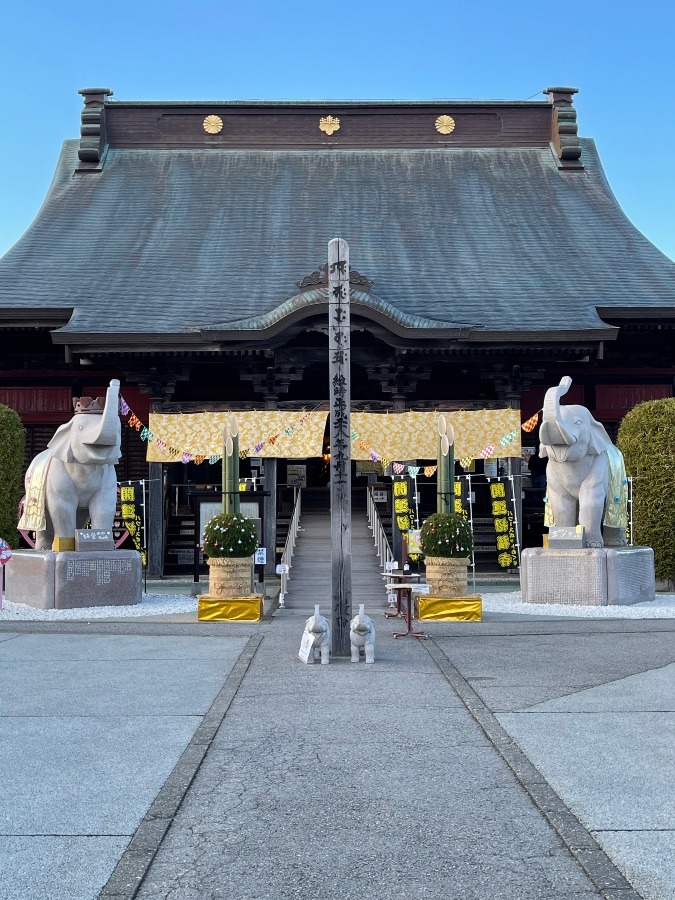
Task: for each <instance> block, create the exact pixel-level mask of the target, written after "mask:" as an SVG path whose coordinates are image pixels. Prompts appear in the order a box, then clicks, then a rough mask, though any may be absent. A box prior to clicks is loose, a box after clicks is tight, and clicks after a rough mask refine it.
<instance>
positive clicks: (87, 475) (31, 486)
mask: <svg viewBox="0 0 675 900" xmlns="http://www.w3.org/2000/svg"><path fill="white" fill-rule="evenodd" d="M119 394H120V383H119V381H117V380H116V379H113V381H111V382H110V387H109V388H108V390H107V392H106V397H105V402H103V398H102V397H97V398H96V399H95V400H93V399H92V398H91V397H78V398H75V399H74V400H73V405H74V408H75V414H74V416H73V418H72V419H71V420H70V421H69V422H66V424H65V425H61V426H60V427H59V429H58V430H57V431H56V434H55V435H54V437H53V438H52V439H51V441H50V442H49V444H48V445H47V449H46V450H43V451H42V453H38V455H37V456H36V457H35V459H34V460H33V461H32V462H31V464H30V466H29V467H28V471H27V472H26V497H25V502H24V508H23V513H22V515H21V519H20V520H19V528H20V529H23V530H26V531H35V532H36V535H35V537H36V541H35V549H36V550H49V549H51V547H52V541H53V540H54V538H59V539H64V541H65V544H66V545H67V543H68V542H69V541H70V540H72V541H74V539H75V530H76V529H77V528H84V526H85V524H86V522H87V520H91V527H92V528H95V529H97V530H101V531H110V530H111V529H112V527H113V521H114V518H115V506H116V503H117V476H116V473H115V463H116V462H118V460H119V458H120V456H121V440H122V428H121V424H120V417H119ZM72 549H74V544H73V546H72Z"/></svg>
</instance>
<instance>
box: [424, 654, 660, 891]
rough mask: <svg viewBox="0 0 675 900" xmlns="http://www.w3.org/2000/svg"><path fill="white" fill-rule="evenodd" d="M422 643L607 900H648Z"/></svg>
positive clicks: (440, 657)
mask: <svg viewBox="0 0 675 900" xmlns="http://www.w3.org/2000/svg"><path fill="white" fill-rule="evenodd" d="M422 643H423V645H424V646H425V647H426V650H427V652H428V654H429V656H430V657H431V658H432V659H433V661H434V662H435V663H436V665H437V666H438V668H439V669H440V671H441V673H442V675H443V677H444V678H445V679H446V681H447V682H448V684H449V685H450V687H451V688H452V689H453V690H454V692H455V693H456V694H457V696H458V697H459V699H460V700H461V701H462V703H463V704H464V705H465V706H466V708H467V709H468V711H469V713H470V714H471V716H472V718H473V719H474V721H475V722H476V724H477V725H478V726H479V727H480V728H481V730H482V731H483V732H484V733H485V735H486V736H487V738H488V740H489V741H490V743H491V744H492V746H493V747H494V748H495V750H496V751H497V753H499V755H500V756H501V757H502V759H503V760H504V762H505V763H506V765H507V766H508V767H509V768H510V769H511V771H512V772H513V774H514V775H515V777H516V779H517V781H518V783H519V784H520V785H521V787H522V788H523V789H524V790H525V791H526V792H527V794H528V795H529V797H530V799H531V800H532V802H533V803H534V805H535V806H536V807H537V808H538V809H539V811H540V812H541V813H542V814H543V816H544V817H545V818H546V820H547V822H548V823H549V825H550V826H551V827H552V828H553V830H554V831H555V832H556V833H557V834H558V835H559V837H560V839H561V840H562V842H563V843H564V844H565V846H566V847H567V849H568V850H569V852H570V853H571V854H572V856H573V857H574V858H575V859H576V860H577V862H578V863H579V865H580V866H581V868H582V869H583V870H584V872H585V873H586V874H587V875H588V877H589V878H590V880H591V881H592V883H593V884H594V886H595V887H596V888H597V889H598V890H599V891H600V892H601V894H602V896H603V897H605V898H606V900H644V898H643V897H642V895H641V894H638V893H637V891H636V890H635V888H633V887H632V886H631V885H630V883H629V882H628V881H627V880H626V878H625V877H624V875H623V874H622V873H621V871H620V870H619V869H618V868H617V866H616V865H615V864H614V863H613V862H612V860H611V859H610V858H609V856H608V855H607V854H606V853H605V851H604V850H603V849H602V848H601V847H600V845H599V844H598V843H597V841H596V840H595V838H594V837H593V836H592V835H591V833H590V832H589V831H588V829H587V828H586V827H585V826H584V825H582V824H581V822H580V821H579V819H578V818H577V817H576V816H575V815H574V813H572V811H571V810H570V809H569V807H568V806H566V804H565V803H564V802H563V801H562V800H561V798H560V797H559V796H558V794H557V793H556V792H555V791H554V790H553V788H552V787H551V786H550V784H549V783H548V782H547V781H546V779H545V778H544V776H543V775H542V774H541V772H540V771H539V770H538V769H537V768H536V767H535V766H534V765H533V764H532V763H531V762H530V760H529V759H528V758H527V756H526V755H525V754H524V753H523V751H522V750H521V749H520V747H519V746H518V745H517V744H516V742H515V741H514V740H513V738H512V737H511V736H510V735H509V733H508V732H507V731H506V729H504V728H502V726H501V725H500V724H499V722H498V721H497V718H496V716H495V715H494V713H492V712H491V711H490V710H489V709H488V707H487V706H486V705H485V703H484V702H483V700H481V698H480V697H479V696H478V694H477V693H476V692H475V691H474V690H473V688H472V687H471V685H470V684H469V683H468V682H467V681H466V679H465V678H464V677H463V676H462V675H461V674H460V672H459V671H458V670H457V669H456V668H455V667H454V666H453V664H452V663H451V662H450V660H449V659H448V657H447V656H446V655H445V653H444V652H443V651H442V650H441V648H440V647H439V646H438V644H436V642H435V641H434V640H433V638H431V639H429V638H428V639H427V640H426V641H423V642H422Z"/></svg>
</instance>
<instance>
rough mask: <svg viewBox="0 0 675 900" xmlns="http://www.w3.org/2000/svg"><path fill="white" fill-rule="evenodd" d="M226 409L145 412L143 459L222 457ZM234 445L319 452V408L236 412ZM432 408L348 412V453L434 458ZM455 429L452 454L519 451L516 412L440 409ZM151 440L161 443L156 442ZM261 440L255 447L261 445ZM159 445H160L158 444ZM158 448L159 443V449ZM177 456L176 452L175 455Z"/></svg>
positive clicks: (266, 451) (252, 451)
mask: <svg viewBox="0 0 675 900" xmlns="http://www.w3.org/2000/svg"><path fill="white" fill-rule="evenodd" d="M231 415H232V413H230V412H218V413H215V412H213V413H211V412H204V413H181V414H167V413H150V420H149V423H148V424H149V428H150V431H151V432H152V435H153V440H152V441H150V442H149V443H148V455H147V459H148V462H176V461H177V457H176V454H175V453H174V454H171V453H170V452H169V448H173V449H174V450H177V451H179V454H183V453H190V454H192V455H193V456H205V457H207V458H208V457H209V456H211V455H218V456H219V455H221V454H222V452H223V429H224V427H225V425H226V424H227V423H228V422H229V420H230V416H231ZM235 415H236V417H237V423H238V425H239V447H240V450H241V451H242V452H243V451H247V455H248V456H260V457H263V458H270V457H278V458H281V459H306V458H309V457H316V456H321V453H322V448H323V436H324V432H325V429H326V418H327V415H328V414H327V413H325V412H313V413H303V412H283V411H280V410H261V411H247V412H237V413H235ZM439 415H440V413H438V412H404V413H388V414H387V413H356V412H355V413H352V416H351V422H352V436H353V437H354V436H355V437H354V439H353V440H352V458H353V459H358V460H370V459H372V453H376V454H378V456H379V457H384V458H385V459H388V460H404V459H435V458H436V453H437V441H438V429H437V425H438V417H439ZM443 415H444V416H445V418H446V419H447V421H448V422H450V423H451V424H452V426H453V428H454V429H455V459H463V458H465V457H472V458H479V457H480V456H481V452H482V451H483V450H485V449H486V448H487V447H490V446H492V447H494V450H493V452H492V454H490V455H492V456H493V457H504V456H520V410H517V409H484V410H474V411H471V412H461V411H460V412H445V413H443ZM158 440H159V442H160V444H159V446H158ZM261 444H262V446H260V445H261ZM164 445H166V449H163V448H164ZM160 448H162V449H160ZM178 460H180V456H178Z"/></svg>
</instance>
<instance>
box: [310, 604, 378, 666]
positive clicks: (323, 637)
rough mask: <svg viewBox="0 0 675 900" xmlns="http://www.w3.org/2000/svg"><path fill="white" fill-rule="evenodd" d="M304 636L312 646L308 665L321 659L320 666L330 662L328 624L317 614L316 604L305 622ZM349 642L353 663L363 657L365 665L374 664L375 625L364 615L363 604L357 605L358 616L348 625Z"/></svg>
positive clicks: (317, 607)
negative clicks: (312, 613) (306, 636)
mask: <svg viewBox="0 0 675 900" xmlns="http://www.w3.org/2000/svg"><path fill="white" fill-rule="evenodd" d="M304 634H305V635H309V637H310V640H311V641H312V646H311V649H310V652H309V656H308V657H307V662H308V663H310V664H311V663H313V662H314V660H315V659H321V665H323V666H326V665H328V663H329V662H330V623H329V622H328V619H327V618H326V617H325V616H322V615H321V613H320V612H319V606H318V604H317V605H316V606H315V607H314V615H313V616H310V617H309V619H307V621H306V622H305V631H304ZM349 642H350V646H351V658H352V662H353V663H357V662H359V661H360V659H361V654H362V653H363V655H364V656H365V660H366V662H367V663H374V662H375V623H374V622H373V620H372V619H371V618H370V616H367V615H366V614H365V604H363V603H361V604H359V612H358V615H356V616H354V618H353V619H352V620H351V622H350V623H349Z"/></svg>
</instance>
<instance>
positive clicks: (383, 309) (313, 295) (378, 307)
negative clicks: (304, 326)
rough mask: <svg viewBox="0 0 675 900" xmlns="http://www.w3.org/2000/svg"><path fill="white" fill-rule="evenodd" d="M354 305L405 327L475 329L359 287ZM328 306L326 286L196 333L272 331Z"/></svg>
mask: <svg viewBox="0 0 675 900" xmlns="http://www.w3.org/2000/svg"><path fill="white" fill-rule="evenodd" d="M350 298H351V301H352V303H357V304H359V306H361V307H366V309H368V308H370V309H372V310H374V311H376V312H379V313H381V314H382V315H384V316H386V317H387V318H389V319H391V320H392V321H393V322H395V323H396V324H397V325H401V326H403V327H404V328H443V329H449V328H466V329H474V326H472V325H471V323H469V322H451V321H448V320H440V319H428V318H426V317H425V316H410V315H407V314H406V313H404V312H401V310H400V309H397V308H396V307H395V306H393V305H392V304H391V303H387V301H386V300H382V298H381V297H378V296H377V295H376V294H373V293H372V291H362V290H360V289H359V288H352V289H351V291H350ZM326 303H328V289H327V288H325V287H320V288H309V289H307V290H304V291H300V292H299V293H298V294H295V295H294V296H293V297H289V299H288V300H284V302H283V303H280V304H279V305H278V306H275V307H274V309H271V310H269V311H268V312H266V313H263V314H262V315H259V316H247V317H246V318H243V319H233V320H232V321H229V322H228V321H224V322H218V323H214V324H210V325H201V326H197V327H196V329H195V330H197V331H201V332H209V331H221V330H227V331H249V330H251V331H252V330H258V329H265V328H270V327H271V326H273V325H276V324H277V323H278V322H280V321H281V320H282V319H285V318H286V317H287V316H289V315H291V314H293V313H295V312H299V311H300V310H303V309H306V308H307V307H312V306H320V305H324V304H326Z"/></svg>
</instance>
